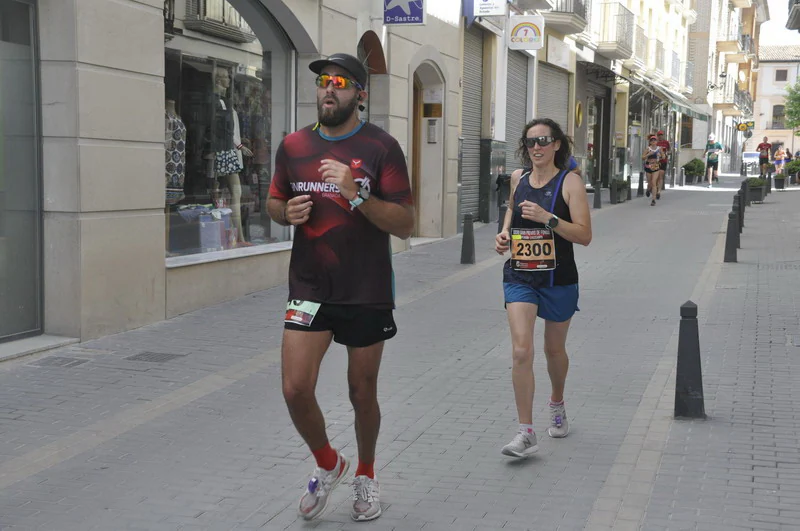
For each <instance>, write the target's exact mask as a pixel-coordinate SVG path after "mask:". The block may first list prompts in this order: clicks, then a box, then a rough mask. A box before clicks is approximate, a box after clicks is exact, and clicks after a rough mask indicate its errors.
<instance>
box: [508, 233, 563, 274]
mask: <svg viewBox="0 0 800 531" xmlns="http://www.w3.org/2000/svg"><path fill="white" fill-rule="evenodd" d="M511 267H512V268H513V269H515V270H517V271H550V270H552V269H555V268H556V243H555V241H554V239H553V231H552V229H548V228H541V229H511Z"/></svg>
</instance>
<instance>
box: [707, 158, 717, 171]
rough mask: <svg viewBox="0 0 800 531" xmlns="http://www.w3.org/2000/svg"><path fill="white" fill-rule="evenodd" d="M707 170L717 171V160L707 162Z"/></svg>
mask: <svg viewBox="0 0 800 531" xmlns="http://www.w3.org/2000/svg"><path fill="white" fill-rule="evenodd" d="M708 168H712V169H714V170H716V169H719V161H718V160H715V161H710V160H709V161H708V162H707V165H706V169H708Z"/></svg>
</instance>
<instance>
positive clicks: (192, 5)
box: [184, 0, 256, 43]
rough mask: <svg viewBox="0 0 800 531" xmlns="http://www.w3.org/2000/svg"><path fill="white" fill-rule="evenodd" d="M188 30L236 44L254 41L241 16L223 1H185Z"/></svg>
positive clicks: (185, 22)
mask: <svg viewBox="0 0 800 531" xmlns="http://www.w3.org/2000/svg"><path fill="white" fill-rule="evenodd" d="M184 24H185V25H186V27H187V28H188V29H192V30H195V31H200V32H203V33H207V34H209V35H214V36H216V37H221V38H223V39H227V40H229V41H233V42H238V43H248V42H253V41H254V40H256V36H255V34H254V33H253V30H252V29H250V26H249V25H248V24H247V22H245V20H244V18H243V17H242V15H240V14H239V12H238V11H236V10H235V9H234V8H233V6H231V5H230V4H229V3H228V2H226V1H225V0H187V2H186V20H185V21H184Z"/></svg>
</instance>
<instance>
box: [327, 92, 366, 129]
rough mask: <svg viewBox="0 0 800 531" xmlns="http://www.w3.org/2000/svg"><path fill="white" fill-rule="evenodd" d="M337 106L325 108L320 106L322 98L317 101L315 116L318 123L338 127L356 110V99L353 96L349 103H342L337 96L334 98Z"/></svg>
mask: <svg viewBox="0 0 800 531" xmlns="http://www.w3.org/2000/svg"><path fill="white" fill-rule="evenodd" d="M336 103H337V104H338V106H337V107H334V108H331V109H325V108H323V107H322V100H320V101H317V117H318V120H319V123H320V124H322V125H324V126H325V127H339V126H340V125H342V124H344V123H345V122H347V120H349V119H350V117H351V116H353V113H354V112H355V111H356V105H358V101H357V100H356V99H355V98H353V99H352V100H351V101H350V103H349V104H347V105H342V104H341V102H340V101H339V99H338V98H336Z"/></svg>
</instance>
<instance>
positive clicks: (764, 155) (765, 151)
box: [756, 137, 772, 176]
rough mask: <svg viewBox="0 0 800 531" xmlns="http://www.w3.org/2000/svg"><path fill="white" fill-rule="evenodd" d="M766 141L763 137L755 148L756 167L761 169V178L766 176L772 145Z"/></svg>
mask: <svg viewBox="0 0 800 531" xmlns="http://www.w3.org/2000/svg"><path fill="white" fill-rule="evenodd" d="M768 140H769V139H768V138H767V137H764V141H763V142H761V143H760V144H759V145H758V147H756V151H758V167H759V168H761V175H762V176H764V175H766V174H767V171H768V169H769V156H770V154H771V153H772V144H770V143H769V142H768Z"/></svg>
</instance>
